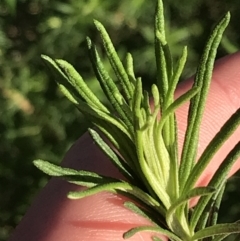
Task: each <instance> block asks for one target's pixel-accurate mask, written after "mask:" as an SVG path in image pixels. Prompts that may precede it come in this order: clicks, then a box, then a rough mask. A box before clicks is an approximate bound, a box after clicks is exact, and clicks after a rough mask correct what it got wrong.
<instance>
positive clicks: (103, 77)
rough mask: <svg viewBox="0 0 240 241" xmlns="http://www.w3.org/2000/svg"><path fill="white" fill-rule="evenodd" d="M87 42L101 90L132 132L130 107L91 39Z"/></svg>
mask: <svg viewBox="0 0 240 241" xmlns="http://www.w3.org/2000/svg"><path fill="white" fill-rule="evenodd" d="M87 42H88V49H89V52H90V56H91V61H92V66H93V69H94V72H95V75H96V76H97V79H98V81H99V83H100V85H101V88H102V90H103V92H104V93H105V95H106V97H107V98H108V100H109V102H110V103H111V105H112V106H113V108H114V111H116V112H117V113H116V114H118V115H119V117H120V118H121V119H122V120H123V121H124V122H125V123H126V125H127V126H128V129H129V132H130V133H133V120H132V113H131V109H130V107H129V106H128V105H127V103H126V102H125V100H124V97H123V96H122V94H121V92H120V91H119V89H118V87H117V85H116V84H115V83H114V81H113V80H112V78H111V77H110V76H109V74H108V73H107V71H106V70H105V68H104V66H103V64H102V61H101V59H100V57H99V55H98V52H97V49H96V46H95V45H93V44H92V43H91V40H90V39H89V38H88V39H87Z"/></svg>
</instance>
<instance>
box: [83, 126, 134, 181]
mask: <svg viewBox="0 0 240 241" xmlns="http://www.w3.org/2000/svg"><path fill="white" fill-rule="evenodd" d="M88 131H89V133H90V135H91V136H92V138H93V140H94V141H95V142H96V143H97V145H98V146H99V147H100V149H101V150H102V151H103V152H104V153H105V154H106V155H107V156H108V157H109V158H110V160H111V161H112V163H113V165H114V166H116V167H117V168H118V170H119V171H120V172H121V173H122V174H123V175H124V177H126V178H127V180H129V181H134V178H133V176H132V175H134V176H135V174H134V172H133V170H132V169H131V168H130V167H129V165H128V164H127V163H126V162H125V161H124V160H122V159H120V160H119V158H118V156H117V155H116V154H115V153H114V151H113V150H112V149H111V148H110V146H109V145H108V144H107V143H106V142H105V141H104V140H103V139H102V138H101V137H100V135H99V134H98V133H97V132H96V131H95V130H93V129H90V128H89V129H88Z"/></svg>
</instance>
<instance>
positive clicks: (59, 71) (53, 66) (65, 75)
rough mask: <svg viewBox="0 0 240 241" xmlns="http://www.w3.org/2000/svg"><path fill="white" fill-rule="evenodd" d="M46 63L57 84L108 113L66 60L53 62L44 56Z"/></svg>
mask: <svg viewBox="0 0 240 241" xmlns="http://www.w3.org/2000/svg"><path fill="white" fill-rule="evenodd" d="M42 59H43V60H44V63H45V64H46V65H47V66H48V68H49V69H50V70H51V72H52V73H53V75H54V77H55V78H56V82H57V83H59V84H61V85H63V86H65V87H66V89H67V90H68V91H69V92H70V93H73V94H74V95H75V96H76V97H77V96H79V97H81V98H82V99H84V100H85V101H86V102H87V103H89V104H91V105H94V106H96V107H97V108H99V109H100V110H102V111H104V112H106V113H108V112H109V111H108V109H107V108H106V107H105V106H104V105H103V104H102V103H101V102H100V101H99V99H98V98H97V97H96V96H95V95H94V94H93V92H92V91H91V90H90V89H89V88H88V86H87V85H86V83H85V82H84V81H83V79H82V77H81V76H80V75H79V74H78V73H77V71H76V70H75V69H74V68H73V66H72V65H70V64H69V63H68V62H66V61H64V60H53V59H51V58H50V57H48V56H46V55H42Z"/></svg>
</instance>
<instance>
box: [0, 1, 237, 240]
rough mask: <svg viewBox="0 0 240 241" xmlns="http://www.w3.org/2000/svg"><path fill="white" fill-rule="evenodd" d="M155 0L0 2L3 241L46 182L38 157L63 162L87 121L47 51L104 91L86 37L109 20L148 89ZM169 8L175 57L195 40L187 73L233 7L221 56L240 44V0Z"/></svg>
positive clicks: (231, 213) (227, 202)
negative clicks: (45, 60) (61, 86)
mask: <svg viewBox="0 0 240 241" xmlns="http://www.w3.org/2000/svg"><path fill="white" fill-rule="evenodd" d="M154 5H155V1H154V0H148V1H147V0H145V1H144V0H122V1H116V0H115V1H114V0H112V1H107V0H106V1H103V0H82V1H81V0H69V1H63V0H62V1H60V0H1V1H0V241H2V240H6V239H7V238H8V236H9V235H10V233H11V232H12V230H13V229H14V227H15V226H16V225H17V224H18V223H19V221H20V220H21V218H22V216H23V214H24V213H25V211H26V210H27V208H28V207H29V205H30V203H31V201H32V199H33V197H34V196H35V194H36V193H37V192H38V191H39V189H41V188H42V187H43V185H45V183H46V181H47V177H46V176H45V175H44V174H42V173H41V172H40V171H39V170H37V169H36V168H35V167H34V166H33V164H32V161H33V160H34V159H36V158H42V159H45V160H49V161H52V162H55V163H59V162H60V161H61V159H62V157H63V156H64V153H65V152H66V150H67V149H68V148H69V147H70V146H71V144H72V143H73V142H74V141H75V140H76V139H77V138H78V137H79V136H80V135H81V134H82V133H83V132H84V131H85V130H86V127H87V124H86V121H84V118H83V117H82V116H81V115H80V114H79V113H78V112H77V110H75V108H74V107H73V106H72V105H71V104H70V103H69V102H68V101H67V100H66V99H65V98H64V97H63V95H62V94H61V93H60V92H59V91H58V89H57V88H56V85H55V82H54V81H53V79H52V78H51V76H49V75H48V73H47V71H46V69H45V67H44V65H43V64H42V62H41V59H40V55H41V54H47V55H49V56H51V57H53V58H63V59H65V60H67V61H69V62H70V63H72V64H73V65H74V66H75V67H76V69H77V70H78V71H79V72H80V73H81V75H82V76H83V77H84V79H85V80H86V82H87V83H88V84H89V85H90V86H91V88H93V89H94V91H95V92H97V93H99V96H100V97H101V92H99V91H98V88H99V87H98V84H96V82H95V78H94V76H93V71H92V69H91V66H90V64H89V62H88V61H86V59H87V56H88V55H87V49H86V42H85V37H86V36H90V37H91V38H92V39H93V40H94V41H95V42H97V43H100V39H99V36H98V35H97V31H96V30H95V28H94V26H93V21H92V20H93V19H94V18H95V19H98V20H100V21H101V22H102V23H103V24H104V25H105V27H106V28H107V30H108V31H109V34H110V36H111V37H112V40H113V43H114V44H115V46H116V48H117V50H118V52H119V55H120V56H121V57H122V58H124V57H125V56H126V52H127V51H129V52H131V53H132V54H133V56H134V59H135V69H136V73H137V76H142V78H143V80H144V83H145V86H146V87H148V86H149V85H150V84H151V82H152V80H154V78H155V77H154V76H155V64H154V52H153V27H152V26H153V15H154ZM165 10H166V25H167V35H168V40H169V43H170V45H171V47H172V54H173V56H174V58H176V57H177V56H178V55H179V53H180V52H181V50H182V47H183V45H185V44H187V45H188V46H189V56H188V62H187V66H186V69H185V71H184V75H183V78H186V77H189V76H191V75H192V74H194V71H195V69H196V64H197V62H198V60H199V55H200V53H201V51H202V49H203V46H204V43H205V40H206V38H207V36H208V34H209V33H210V30H211V28H210V27H211V26H213V25H214V24H215V23H216V22H217V21H218V20H219V19H220V18H221V17H222V16H223V14H224V13H225V12H226V11H227V10H230V11H231V14H232V20H231V23H230V25H229V27H228V29H227V31H226V34H225V37H224V39H223V41H222V44H221V46H220V48H219V52H218V56H217V57H218V58H219V57H221V56H224V55H226V54H228V53H231V52H235V51H237V49H239V47H240V44H239V43H240V30H239V16H240V4H239V0H228V1H221V0H212V1H208V0H202V1H200V0H182V1H176V0H168V1H165ZM100 49H101V48H100ZM106 64H107V63H106ZM107 65H108V64H107ZM238 176H239V175H238ZM239 185H240V179H239V177H234V178H232V179H231V180H230V181H229V183H228V188H227V191H226V194H225V196H224V203H223V208H222V210H224V211H225V212H223V211H222V212H221V221H233V220H237V219H240V208H239V201H240V197H239V196H240V192H239V189H238V188H237V186H239ZM226 210H227V211H226ZM226 214H227V215H226Z"/></svg>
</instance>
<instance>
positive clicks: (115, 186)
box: [68, 181, 165, 215]
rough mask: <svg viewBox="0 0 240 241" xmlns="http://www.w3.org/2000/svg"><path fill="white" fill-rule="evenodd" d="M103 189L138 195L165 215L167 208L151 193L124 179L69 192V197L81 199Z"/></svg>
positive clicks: (137, 197)
mask: <svg viewBox="0 0 240 241" xmlns="http://www.w3.org/2000/svg"><path fill="white" fill-rule="evenodd" d="M102 191H109V192H112V193H118V192H119V193H121V194H123V195H125V196H127V197H129V195H132V196H134V197H136V199H138V200H141V201H142V202H143V203H144V204H146V205H148V206H151V207H153V208H154V209H155V210H156V211H157V212H158V213H160V215H165V209H164V208H163V206H161V204H160V203H159V202H157V201H156V200H155V199H154V198H153V197H151V196H150V195H149V194H147V193H146V192H144V191H143V190H141V189H140V188H139V187H137V186H134V185H131V184H129V183H127V182H124V181H121V182H112V183H110V182H109V183H105V184H101V185H98V186H95V187H92V188H89V189H87V190H84V191H79V192H70V193H69V194H68V197H69V198H71V199H79V198H83V197H87V196H91V195H94V194H96V193H99V192H102Z"/></svg>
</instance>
